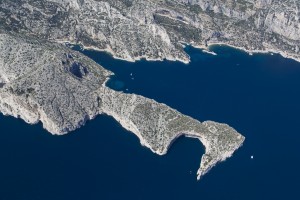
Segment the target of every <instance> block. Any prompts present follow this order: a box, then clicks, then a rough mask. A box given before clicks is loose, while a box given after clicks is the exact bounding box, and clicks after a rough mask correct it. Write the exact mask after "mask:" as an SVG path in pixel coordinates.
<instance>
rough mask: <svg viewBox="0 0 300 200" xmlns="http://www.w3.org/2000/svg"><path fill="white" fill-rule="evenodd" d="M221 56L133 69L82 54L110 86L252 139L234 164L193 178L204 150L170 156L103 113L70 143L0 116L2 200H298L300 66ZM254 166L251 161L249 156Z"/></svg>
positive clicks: (194, 145)
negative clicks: (104, 74) (106, 74)
mask: <svg viewBox="0 0 300 200" xmlns="http://www.w3.org/2000/svg"><path fill="white" fill-rule="evenodd" d="M212 50H213V51H214V52H216V53H217V54H218V55H217V56H213V55H210V54H206V53H203V52H202V51H201V50H199V49H194V48H192V47H187V49H186V51H187V52H188V53H189V55H190V56H191V60H192V62H191V63H190V64H188V65H186V64H182V63H179V62H170V61H163V62H148V61H145V60H142V61H138V62H135V63H130V62H125V61H121V60H116V59H113V58H112V57H111V56H109V55H108V54H105V53H99V52H95V51H83V53H84V54H86V55H87V56H89V57H91V58H92V59H94V60H95V61H96V62H98V63H99V64H101V65H102V66H104V67H105V68H107V69H109V70H111V71H113V72H114V73H115V76H114V77H113V78H112V80H111V81H110V82H109V83H108V84H109V86H110V87H113V88H115V89H117V90H123V91H125V92H128V93H136V94H141V95H144V96H146V97H149V98H153V99H155V100H157V101H158V102H162V103H166V104H168V105H169V106H171V107H173V108H175V109H177V110H179V111H180V112H182V113H184V114H187V115H190V116H192V117H194V118H196V119H198V120H201V121H203V120H214V121H218V122H223V123H227V124H229V125H230V126H232V127H234V128H235V129H236V130H238V131H239V132H240V133H242V134H243V135H244V136H245V137H246V141H245V143H244V145H243V147H242V148H240V149H239V150H238V151H237V152H236V153H235V154H234V156H233V157H232V158H230V159H228V160H227V161H226V162H223V163H220V164H219V165H217V166H216V167H214V168H213V169H212V170H211V171H210V172H209V173H208V174H207V175H205V176H204V177H203V178H202V180H201V181H200V182H197V181H196V171H197V169H198V167H199V163H200V158H201V155H202V154H203V152H204V149H203V146H202V145H201V143H199V142H198V140H195V139H189V138H184V137H182V138H180V139H178V140H177V141H176V142H175V143H174V144H173V146H172V148H171V149H170V151H169V153H168V154H167V155H165V156H158V155H155V154H153V153H152V152H151V151H150V150H149V149H146V148H145V147H142V146H141V145H140V143H139V141H138V139H137V137H136V136H134V135H133V134H132V133H130V132H128V131H126V130H124V129H123V128H122V127H121V126H120V125H119V124H118V123H117V122H116V121H114V120H113V119H112V118H110V117H107V116H100V117H98V118H96V119H95V120H93V121H90V122H88V123H87V125H86V126H84V127H83V128H81V129H79V130H77V131H75V132H73V133H70V134H68V135H65V136H52V135H50V134H49V133H47V132H46V131H45V130H43V128H42V125H41V124H38V125H33V126H31V125H27V124H26V123H25V122H23V121H22V120H20V119H14V118H12V117H3V116H2V115H1V116H0V124H1V126H0V127H1V131H0V200H96V199H101V200H102V199H103V200H123V199H126V200H127V199H132V200H136V199H141V200H153V199H156V200H160V199H173V200H177V199H178V200H186V199H188V200H190V199H203V200H253V199H255V200H266V199H272V200H277V199H278V200H282V199H299V198H300V190H299V188H300V170H299V169H300V64H299V63H297V62H295V61H293V60H290V59H285V58H283V57H281V56H279V55H276V54H275V55H267V54H255V55H252V56H250V55H248V54H246V53H244V52H242V51H239V50H235V49H232V48H229V47H222V46H215V47H213V48H212ZM252 155H253V156H254V159H251V158H250V157H251V156H252Z"/></svg>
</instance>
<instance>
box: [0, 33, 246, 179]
mask: <svg viewBox="0 0 300 200" xmlns="http://www.w3.org/2000/svg"><path fill="white" fill-rule="evenodd" d="M0 61H1V62H0V75H1V85H0V86H1V87H0V112H2V113H3V114H5V115H11V116H14V117H19V118H22V119H23V120H24V121H26V122H27V123H30V124H35V123H37V122H39V121H41V122H42V124H43V126H44V128H45V129H46V130H48V131H49V132H51V133H52V134H59V135H60V134H65V133H68V132H70V131H72V130H75V129H77V128H79V127H80V126H82V125H84V124H85V122H86V120H89V119H92V118H94V117H95V116H97V115H99V114H106V115H110V116H112V117H113V118H115V119H116V120H117V121H118V122H120V124H121V125H122V126H123V127H124V128H126V129H127V130H129V131H131V132H133V133H134V134H135V135H137V136H138V137H139V139H140V141H141V144H143V145H144V146H146V147H148V148H150V149H151V150H152V151H153V152H155V153H157V154H159V155H162V154H165V153H166V152H167V150H168V148H169V147H170V145H171V144H172V142H173V141H174V140H175V139H176V138H178V137H180V136H181V135H186V136H188V137H193V138H197V139H199V140H200V141H201V142H202V144H203V145H204V146H205V154H204V155H203V156H202V159H201V164H200V168H199V170H198V177H197V178H198V179H200V177H201V176H202V175H204V174H205V173H207V172H208V171H209V170H210V169H211V168H212V167H213V166H214V165H215V164H216V163H217V162H220V161H223V160H225V159H226V158H228V157H230V156H231V155H232V154H233V153H234V151H235V150H236V149H238V148H239V147H240V146H241V145H242V143H243V141H244V137H243V136H242V135H240V134H239V133H238V132H236V131H235V130H234V129H233V128H231V127H229V126H228V125H226V124H219V123H216V122H211V121H207V122H204V123H201V122H199V121H197V120H195V119H193V118H191V117H188V116H186V115H183V114H181V113H179V112H178V111H176V110H174V109H172V108H170V107H168V106H167V105H165V104H161V103H158V102H156V101H154V100H151V99H147V98H145V97H142V96H139V95H135V94H125V93H122V92H116V91H114V90H112V89H110V88H107V87H106V86H105V82H106V81H107V79H108V78H109V76H110V75H111V74H112V73H111V72H109V71H107V70H105V69H104V68H102V67H101V66H99V65H98V64H97V63H95V62H94V61H92V60H90V59H89V58H87V57H85V56H84V55H82V54H80V53H78V52H74V51H72V50H70V49H69V48H67V47H65V46H63V45H60V44H54V43H50V42H47V41H43V40H38V39H32V38H30V37H28V36H23V35H20V34H17V33H8V32H6V31H3V30H0Z"/></svg>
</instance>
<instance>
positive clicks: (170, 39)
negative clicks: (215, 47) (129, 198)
mask: <svg viewBox="0 0 300 200" xmlns="http://www.w3.org/2000/svg"><path fill="white" fill-rule="evenodd" d="M299 6H300V1H295V0H287V1H280V0H226V1H224V0H173V1H157V0H31V1H28V0H15V1H11V0H2V1H0V8H2V9H0V25H1V26H3V27H4V28H5V29H8V30H10V29H12V27H13V29H14V30H15V31H19V32H22V33H23V34H28V35H35V36H36V37H39V38H43V39H48V40H51V41H57V42H58V41H69V42H71V43H77V44H78V43H80V44H83V45H84V46H86V47H93V48H96V49H102V50H106V51H109V52H110V53H111V54H113V55H114V56H115V57H117V58H121V59H126V60H129V61H134V60H139V59H141V58H147V59H150V60H162V59H169V60H179V61H183V62H189V56H188V55H186V53H185V52H184V50H183V48H182V45H181V44H182V43H186V44H191V45H194V46H197V47H199V46H200V47H203V48H204V47H205V46H208V45H210V44H214V43H222V44H228V45H231V46H235V47H239V48H242V49H244V50H247V51H272V52H279V53H281V54H282V55H284V56H286V57H291V58H294V59H296V60H300V55H299V53H298V52H295V51H294V47H295V46H299V45H300V27H299V23H300V21H299V17H300V14H299V13H300V12H299Z"/></svg>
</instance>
